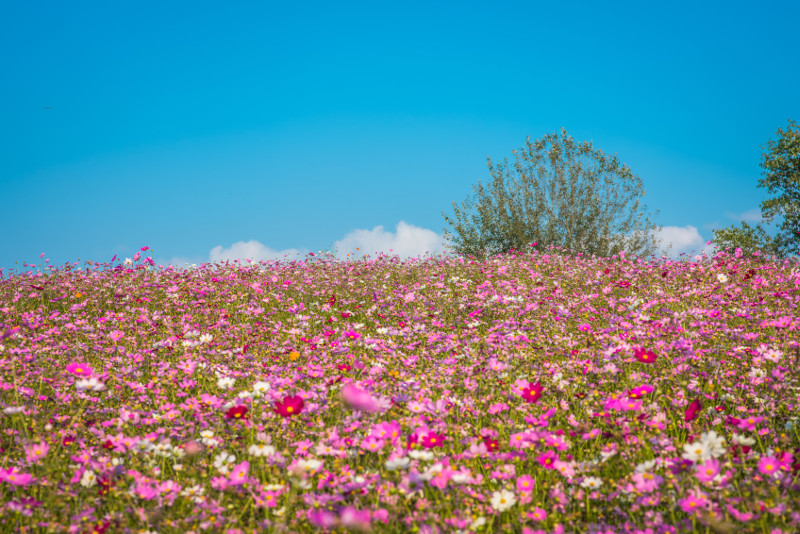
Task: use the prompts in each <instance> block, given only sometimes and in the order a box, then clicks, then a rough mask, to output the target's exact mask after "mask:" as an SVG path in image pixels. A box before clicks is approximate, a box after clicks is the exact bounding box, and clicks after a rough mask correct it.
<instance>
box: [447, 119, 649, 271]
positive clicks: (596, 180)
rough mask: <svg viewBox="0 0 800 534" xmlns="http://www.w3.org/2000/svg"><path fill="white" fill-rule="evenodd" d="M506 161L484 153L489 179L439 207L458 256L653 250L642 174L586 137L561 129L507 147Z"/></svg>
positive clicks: (606, 253) (643, 253) (642, 253)
mask: <svg viewBox="0 0 800 534" xmlns="http://www.w3.org/2000/svg"><path fill="white" fill-rule="evenodd" d="M512 154H513V155H514V163H513V164H511V165H510V164H509V163H508V160H507V159H505V160H503V162H502V163H497V164H493V163H492V160H491V159H489V158H487V160H488V166H489V172H490V174H491V177H492V179H491V181H490V182H489V183H488V184H487V185H484V184H482V183H481V182H480V181H479V182H478V184H477V185H475V186H473V193H474V196H473V197H469V196H468V197H467V198H466V200H464V202H462V203H461V204H460V205H458V204H456V203H455V202H453V212H454V213H453V216H448V215H447V214H446V213H442V215H443V216H444V219H445V221H446V222H447V223H448V224H449V225H450V226H451V228H452V231H451V230H448V229H445V231H444V235H445V239H446V240H448V241H449V243H450V247H451V249H452V250H453V251H454V252H456V253H458V254H466V255H474V256H484V255H492V254H497V253H501V252H508V251H510V250H511V249H516V250H527V246H528V245H529V244H531V243H534V242H535V243H538V245H539V246H549V245H555V246H560V247H562V248H564V249H566V250H572V251H574V252H582V253H584V254H588V255H591V254H594V255H597V256H603V257H608V256H611V255H614V254H617V253H619V252H621V251H625V252H627V253H629V254H635V255H640V256H648V255H650V254H653V253H655V252H656V250H657V247H658V241H657V240H656V237H655V236H656V230H657V229H658V228H659V227H657V226H655V225H653V224H651V223H650V221H649V219H648V218H647V217H646V215H645V213H644V210H645V206H644V205H643V204H642V201H641V197H642V196H644V194H645V191H644V189H643V187H642V181H641V179H640V178H639V177H638V176H636V175H634V174H633V173H632V172H631V169H630V167H628V166H627V165H625V164H623V163H621V162H620V161H619V159H618V158H617V155H616V154H614V155H613V156H607V155H606V154H604V153H603V151H602V150H596V149H594V147H593V146H592V143H591V142H585V141H584V142H581V143H577V142H575V141H574V140H573V138H572V137H570V136H569V135H568V134H567V132H566V131H565V130H564V129H563V128H562V129H561V132H560V133H558V132H553V133H551V134H548V135H546V136H544V137H543V138H541V139H539V140H536V141H531V139H530V137H528V138H527V140H526V142H525V145H524V146H523V147H522V148H521V149H519V150H514V151H512Z"/></svg>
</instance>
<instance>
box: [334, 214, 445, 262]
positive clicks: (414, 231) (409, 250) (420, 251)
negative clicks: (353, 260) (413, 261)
mask: <svg viewBox="0 0 800 534" xmlns="http://www.w3.org/2000/svg"><path fill="white" fill-rule="evenodd" d="M333 247H334V250H335V251H336V255H337V257H339V258H346V257H347V255H348V254H352V255H353V256H362V255H364V254H370V255H374V254H375V253H377V252H383V253H385V254H388V255H390V256H393V255H398V256H400V257H401V258H403V259H407V258H412V257H417V256H422V255H424V254H425V253H426V252H430V253H431V254H438V253H440V252H443V251H444V248H445V247H444V240H443V238H442V236H440V235H439V234H437V233H436V232H434V231H433V230H428V229H427V228H421V227H419V226H414V225H411V224H408V223H406V222H405V221H400V222H399V223H397V227H396V228H395V232H394V233H392V232H387V231H386V230H384V229H383V226H376V227H375V228H373V229H372V230H353V231H352V232H350V233H349V234H347V235H346V236H345V237H344V238H343V239H340V240H339V241H337V242H336V243H334V245H333ZM356 249H361V250H356Z"/></svg>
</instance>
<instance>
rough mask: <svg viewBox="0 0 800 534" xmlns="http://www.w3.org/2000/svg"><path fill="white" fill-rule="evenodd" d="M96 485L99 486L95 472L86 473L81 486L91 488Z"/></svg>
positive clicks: (87, 471)
mask: <svg viewBox="0 0 800 534" xmlns="http://www.w3.org/2000/svg"><path fill="white" fill-rule="evenodd" d="M95 484H97V475H95V474H94V471H91V470H89V469H87V470H86V471H84V472H83V476H82V477H81V486H83V487H84V488H91V487H92V486H94V485H95Z"/></svg>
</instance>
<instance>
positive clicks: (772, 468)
mask: <svg viewBox="0 0 800 534" xmlns="http://www.w3.org/2000/svg"><path fill="white" fill-rule="evenodd" d="M780 468H781V463H780V461H778V459H777V458H775V457H774V456H763V457H762V458H761V460H759V461H758V472H759V473H761V474H762V475H774V474H775V473H777V472H778V471H779V470H780Z"/></svg>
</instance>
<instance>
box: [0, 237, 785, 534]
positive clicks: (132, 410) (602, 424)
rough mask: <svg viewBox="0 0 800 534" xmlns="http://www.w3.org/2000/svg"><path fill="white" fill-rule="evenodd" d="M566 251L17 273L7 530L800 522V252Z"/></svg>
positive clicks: (7, 397) (463, 528)
mask: <svg viewBox="0 0 800 534" xmlns="http://www.w3.org/2000/svg"><path fill="white" fill-rule="evenodd" d="M557 252H558V251H555V250H552V249H551V250H547V251H539V252H535V253H533V254H526V255H513V254H512V255H504V256H499V257H496V258H492V259H489V260H486V261H478V260H470V259H465V258H453V257H444V256H443V257H440V258H427V259H425V260H408V261H402V262H401V261H400V260H399V259H397V258H389V257H386V256H379V257H378V258H374V259H369V258H365V259H363V260H358V261H337V260H335V259H333V258H332V257H329V256H313V255H309V256H308V257H307V258H306V259H304V260H302V261H291V262H290V261H284V262H261V263H249V262H241V263H239V262H234V263H229V264H213V265H212V264H206V265H202V266H200V267H199V268H190V269H185V270H179V269H172V268H168V269H165V268H160V267H156V266H155V265H154V264H153V261H152V260H150V258H146V259H145V260H144V261H142V262H139V259H140V256H139V255H138V254H137V256H136V257H135V260H136V261H127V262H125V263H122V264H120V263H114V264H102V265H98V264H89V265H84V266H80V265H78V264H68V265H66V266H64V267H61V268H57V269H56V268H50V269H49V270H48V271H47V272H45V273H39V274H15V275H13V276H10V277H8V276H6V277H5V278H3V279H1V280H0V410H2V412H0V525H2V529H0V530H2V531H3V532H6V531H8V532H12V531H13V532H70V533H73V532H86V533H90V532H96V533H102V532H109V533H112V532H126V533H133V532H135V533H154V532H157V533H182V534H184V533H189V532H194V533H200V532H221V533H227V534H241V533H250V532H316V531H325V530H327V531H333V532H338V531H368V530H369V531H373V532H429V533H433V532H523V533H539V532H548V533H550V532H554V533H561V532H581V533H596V534H601V533H602V534H609V533H650V534H655V533H667V532H670V533H672V532H714V533H725V532H731V533H732V532H764V533H772V534H777V533H790V532H800V479H799V478H798V477H800V433H798V424H800V423H798V405H800V371H799V370H798V369H800V333H799V332H798V329H800V316H799V315H798V312H797V304H798V299H800V291H799V290H800V271H798V267H797V264H796V263H789V262H785V263H782V262H778V261H775V260H768V259H762V258H758V257H755V258H743V257H736V255H726V254H724V253H720V254H718V255H716V256H715V257H713V258H712V257H706V256H703V257H702V258H700V257H697V258H695V259H694V260H683V261H679V262H676V261H669V260H658V261H655V260H653V261H649V262H648V261H644V260H640V259H630V258H625V257H624V255H621V256H618V257H614V258H604V259H587V258H582V257H580V256H578V257H575V256H569V255H565V254H562V253H557Z"/></svg>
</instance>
